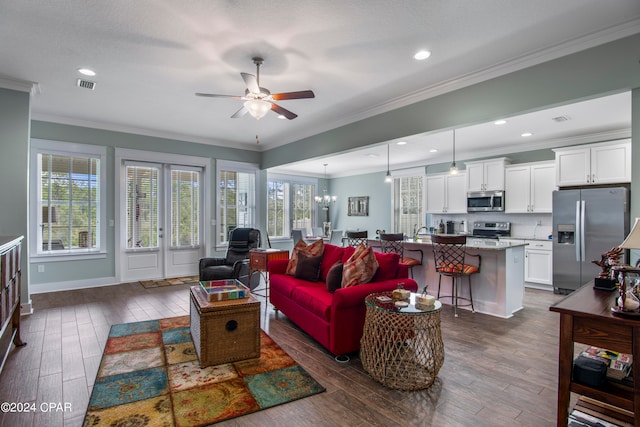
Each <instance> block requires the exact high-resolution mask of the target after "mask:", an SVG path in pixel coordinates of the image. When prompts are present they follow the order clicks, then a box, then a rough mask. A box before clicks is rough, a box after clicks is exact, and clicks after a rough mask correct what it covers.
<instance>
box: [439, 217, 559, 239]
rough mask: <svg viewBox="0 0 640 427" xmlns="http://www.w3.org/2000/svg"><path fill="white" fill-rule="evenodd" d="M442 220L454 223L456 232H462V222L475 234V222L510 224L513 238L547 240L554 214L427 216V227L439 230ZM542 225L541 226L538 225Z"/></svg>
mask: <svg viewBox="0 0 640 427" xmlns="http://www.w3.org/2000/svg"><path fill="white" fill-rule="evenodd" d="M440 220H443V221H444V222H445V223H446V222H447V221H454V222H455V224H456V227H455V229H456V231H462V226H461V222H462V221H465V222H467V230H468V232H469V233H471V232H473V223H474V222H475V221H485V222H487V221H488V222H494V221H495V222H498V221H504V222H507V221H508V222H510V223H511V236H512V237H521V238H529V239H547V238H548V236H549V234H551V230H552V214H550V213H549V214H505V213H498V212H487V213H474V214H466V215H460V214H458V215H446V214H445V215H440V214H427V227H435V228H436V229H437V228H438V224H439V223H440ZM538 223H540V225H537V224H538Z"/></svg>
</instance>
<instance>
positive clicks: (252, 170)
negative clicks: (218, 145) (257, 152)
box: [213, 159, 260, 251]
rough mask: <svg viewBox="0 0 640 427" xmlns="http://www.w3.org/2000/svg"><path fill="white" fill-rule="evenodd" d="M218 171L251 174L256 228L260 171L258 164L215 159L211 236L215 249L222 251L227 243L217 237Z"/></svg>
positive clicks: (256, 225)
mask: <svg viewBox="0 0 640 427" xmlns="http://www.w3.org/2000/svg"><path fill="white" fill-rule="evenodd" d="M220 171H233V172H241V173H247V174H253V179H254V181H253V184H254V192H253V220H254V224H253V227H254V228H258V224H257V221H258V215H259V213H260V212H259V208H258V200H257V199H258V191H259V188H258V186H259V179H258V172H259V171H260V166H259V165H258V164H255V163H248V162H237V161H233V160H222V159H217V160H216V195H215V198H216V199H215V200H216V201H215V222H216V225H215V236H214V238H213V244H214V245H215V248H216V250H217V251H224V250H226V248H227V246H228V244H227V243H226V242H225V243H221V242H220V241H219V239H218V237H219V236H220V225H221V223H222V221H221V220H220V217H219V215H220V206H218V202H219V200H220ZM247 203H248V204H249V201H247Z"/></svg>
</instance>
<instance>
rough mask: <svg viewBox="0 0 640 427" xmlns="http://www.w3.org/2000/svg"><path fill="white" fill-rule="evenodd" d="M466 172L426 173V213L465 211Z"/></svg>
mask: <svg viewBox="0 0 640 427" xmlns="http://www.w3.org/2000/svg"><path fill="white" fill-rule="evenodd" d="M466 182H467V181H466V174H465V173H458V174H457V175H449V174H446V173H438V174H431V175H427V180H426V186H427V213H445V212H446V213H467V191H466V189H465V186H466Z"/></svg>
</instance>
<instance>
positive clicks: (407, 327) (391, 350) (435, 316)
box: [360, 292, 444, 390]
mask: <svg viewBox="0 0 640 427" xmlns="http://www.w3.org/2000/svg"><path fill="white" fill-rule="evenodd" d="M379 296H387V297H391V292H382V293H376V294H371V295H369V296H367V297H366V298H365V304H366V307H367V312H366V317H365V323H364V331H363V335H362V339H361V341H360V359H361V360H362V366H363V368H364V369H365V370H366V371H367V372H368V373H369V375H371V377H372V378H373V379H374V380H376V381H378V382H379V383H381V384H383V385H385V386H387V387H389V388H393V389H397V390H420V389H424V388H428V387H430V386H431V385H432V384H433V382H434V381H435V379H436V376H437V375H438V372H439V371H440V368H441V367H442V364H443V362H444V344H443V342H442V333H441V330H440V310H441V308H442V304H441V303H440V301H436V304H435V305H434V306H433V308H431V309H429V310H420V309H418V308H416V306H415V304H414V301H415V294H411V302H410V304H409V306H408V307H403V308H398V307H396V306H395V305H394V304H393V303H382V302H380V301H379V300H378V298H377V297H379Z"/></svg>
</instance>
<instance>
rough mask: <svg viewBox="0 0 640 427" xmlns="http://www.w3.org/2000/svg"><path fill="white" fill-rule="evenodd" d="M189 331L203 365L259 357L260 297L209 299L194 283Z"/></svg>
mask: <svg viewBox="0 0 640 427" xmlns="http://www.w3.org/2000/svg"><path fill="white" fill-rule="evenodd" d="M190 316H191V321H190V332H191V338H192V339H193V344H194V346H195V348H196V353H197V354H198V359H199V360H200V367H202V368H204V367H206V366H214V365H220V364H222V363H229V362H237V361H239V360H245V359H253V358H257V357H260V301H258V300H256V299H255V298H254V297H253V296H249V298H248V299H246V300H229V301H219V302H209V301H207V297H206V296H205V295H204V291H203V290H202V289H201V288H200V286H199V285H198V286H192V287H191V306H190Z"/></svg>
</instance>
